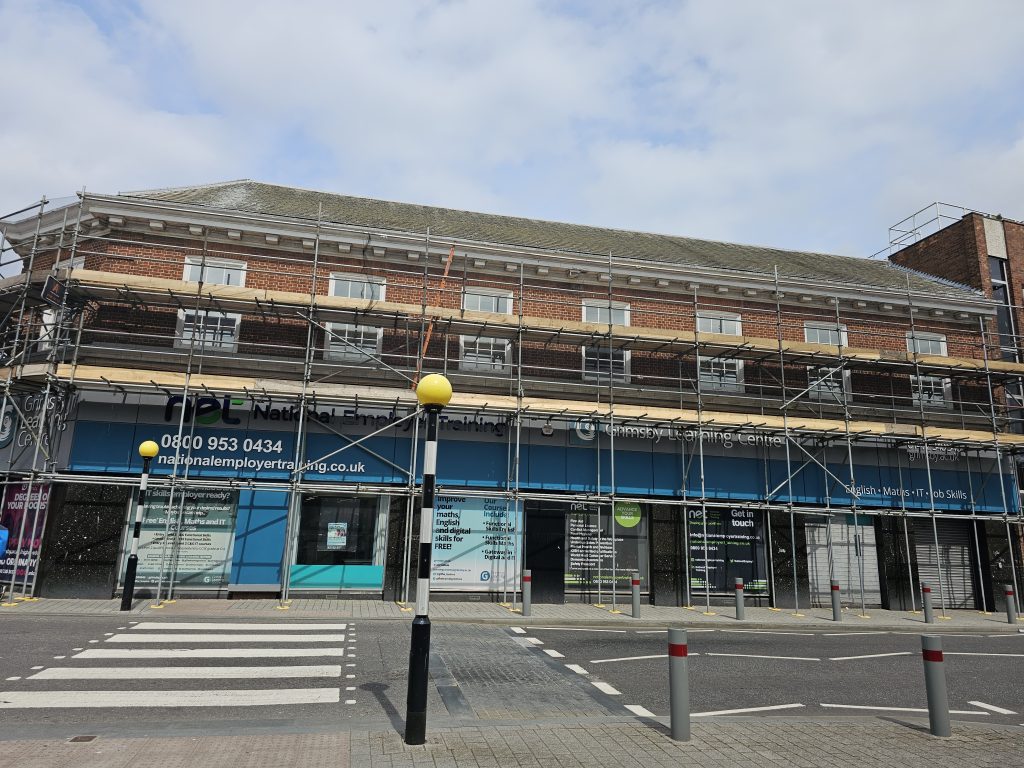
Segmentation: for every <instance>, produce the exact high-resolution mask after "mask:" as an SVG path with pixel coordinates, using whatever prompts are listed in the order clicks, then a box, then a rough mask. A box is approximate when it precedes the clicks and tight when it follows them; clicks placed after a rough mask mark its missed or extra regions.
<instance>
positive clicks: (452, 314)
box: [0, 181, 1024, 610]
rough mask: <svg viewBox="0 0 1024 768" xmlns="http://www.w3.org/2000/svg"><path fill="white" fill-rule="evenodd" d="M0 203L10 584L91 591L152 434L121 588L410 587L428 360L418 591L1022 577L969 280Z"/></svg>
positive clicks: (309, 200)
mask: <svg viewBox="0 0 1024 768" xmlns="http://www.w3.org/2000/svg"><path fill="white" fill-rule="evenodd" d="M2 226H3V232H4V235H5V237H6V239H7V241H8V242H9V243H10V247H9V248H8V249H7V250H6V251H5V254H4V256H5V259H4V260H5V261H6V262H8V263H11V262H13V263H14V265H15V266H17V267H19V268H20V274H18V275H16V276H14V277H9V278H6V279H5V280H4V281H3V282H2V283H0V292H2V293H0V296H2V299H3V312H4V314H5V316H6V318H7V320H6V321H5V323H4V326H3V352H4V355H5V358H4V365H5V366H6V367H4V368H3V369H2V370H0V380H2V381H3V382H4V388H3V393H2V396H3V413H4V418H5V421H4V429H3V431H2V433H0V446H2V449H0V450H2V453H0V467H2V468H3V469H5V470H6V482H5V493H6V501H5V506H4V510H5V519H6V521H7V525H8V528H11V529H12V533H11V539H12V542H13V544H12V546H11V547H10V548H9V556H8V559H7V562H6V566H5V567H6V571H5V572H4V571H0V579H3V581H4V585H5V588H6V590H7V591H9V592H13V593H14V594H18V595H21V594H25V595H27V594H38V595H43V596H47V595H81V596H85V595H95V596H106V597H109V596H111V595H112V594H114V593H115V592H117V590H118V584H119V574H120V572H121V569H122V568H123V565H122V560H123V554H124V540H125V534H126V532H127V530H128V525H127V521H128V517H129V513H130V510H131V509H132V500H133V496H134V492H135V491H134V489H135V487H136V486H137V483H138V474H139V471H140V469H141V459H140V458H139V457H138V454H137V451H136V447H137V445H138V444H139V443H140V442H141V441H143V440H146V439H152V440H156V441H157V442H158V443H159V444H160V446H161V453H160V455H159V456H158V457H157V458H156V459H155V461H154V466H153V486H154V490H153V492H152V494H151V503H150V504H149V505H148V510H147V518H146V521H145V524H144V526H143V549H142V559H141V562H140V576H139V578H140V582H139V583H140V584H141V585H143V586H144V587H146V588H147V589H149V590H151V591H153V592H154V593H156V594H157V595H159V596H160V597H166V596H168V595H170V594H171V591H172V590H173V592H174V593H175V594H181V593H189V594H204V595H210V596H223V597H233V596H252V595H263V596H268V597H279V598H281V599H285V598H286V597H287V596H288V594H296V593H302V594H322V595H330V596H345V595H354V594H362V595H366V594H371V595H379V596H381V597H382V598H384V599H392V600H407V599H410V597H411V594H410V593H411V591H412V590H414V587H415V578H410V562H411V553H414V552H415V551H416V544H417V541H416V538H417V531H418V530H419V524H418V519H417V518H418V514H419V512H418V505H417V504H416V493H417V484H418V481H419V477H418V467H419V466H420V457H419V455H418V450H419V437H420V436H419V420H418V418H417V416H416V413H415V397H414V394H413V391H412V386H413V383H414V382H415V380H416V379H417V377H419V376H420V375H422V374H423V373H425V372H434V371H440V372H444V373H445V374H446V375H447V376H448V377H449V378H450V379H451V381H452V383H453V386H454V389H455V393H456V394H455V397H454V399H453V401H452V404H451V405H450V406H449V407H448V408H446V410H445V412H444V420H443V424H442V430H441V448H440V455H439V460H438V483H439V486H440V489H439V499H438V501H439V504H438V510H437V516H436V520H435V541H434V573H433V575H432V581H433V585H434V587H433V588H434V589H436V590H437V591H438V592H439V593H446V592H450V593H453V594H460V595H463V596H466V595H469V596H472V597H477V598H479V599H490V600H499V601H503V602H512V601H514V600H515V599H516V596H517V590H518V589H519V574H520V572H521V570H522V569H523V568H529V569H531V570H532V572H533V585H534V599H535V600H536V601H552V602H557V601H562V600H586V601H591V602H598V603H602V604H612V605H614V604H616V603H617V602H618V601H621V600H622V599H624V597H625V595H627V594H628V591H629V588H628V583H629V579H630V577H631V575H632V573H633V572H634V571H638V572H639V573H640V576H641V580H642V589H643V592H644V593H645V595H646V596H647V597H648V599H650V600H652V601H653V602H656V603H658V604H665V605H693V604H696V605H702V604H703V605H710V604H711V603H712V602H713V601H714V600H715V599H716V598H720V597H722V596H724V595H727V594H729V593H731V590H732V586H733V580H734V578H736V577H742V578H743V579H744V580H745V582H746V589H747V593H748V595H753V596H754V597H755V598H756V599H758V600H759V601H761V602H762V603H765V604H771V605H774V606H778V607H786V606H795V607H804V606H807V605H808V604H819V603H823V604H828V601H829V582H830V580H833V579H835V580H837V581H839V583H840V584H841V586H842V589H843V595H844V599H845V600H846V601H847V602H848V603H850V604H852V605H855V606H857V607H858V608H860V609H863V608H864V607H866V606H871V605H884V606H887V607H892V608H913V607H915V606H916V605H917V589H916V585H917V583H918V582H919V581H920V580H924V581H928V582H931V583H932V584H933V585H934V586H933V589H934V590H935V591H936V592H937V593H939V595H940V598H941V603H942V606H943V607H944V608H948V607H965V606H977V607H979V608H984V609H988V610H993V609H994V608H998V607H999V606H1000V605H1001V600H1002V599H1003V598H1002V590H1001V589H997V588H994V585H998V584H1002V583H1004V582H1006V583H1009V582H1014V583H1016V581H1017V579H1018V577H1019V573H1020V569H1021V555H1022V553H1021V551H1020V548H1019V541H1020V530H1021V524H1022V518H1021V515H1020V505H1019V493H1018V483H1017V477H1016V473H1015V471H1014V467H1015V466H1016V465H1015V461H1016V456H1017V454H1018V452H1019V451H1020V450H1021V447H1022V446H1024V436H1022V435H1020V434H1019V432H1018V431H1017V430H1016V429H1015V428H1014V427H1015V424H1014V421H1015V418H1014V416H1015V413H1016V411H1015V410H1014V408H1013V407H1012V403H1011V404H1010V405H1009V406H1008V402H1009V401H1008V400H1007V396H1006V391H1007V388H1008V387H1012V386H1014V384H1013V382H1015V381H1016V380H1017V377H1019V376H1021V375H1024V367H1022V365H1021V364H1020V363H1019V362H1017V361H1016V360H1015V359H1007V358H1005V357H1004V356H1002V355H999V354H993V352H994V347H993V346H992V344H991V341H992V340H991V338H990V335H989V334H987V333H986V332H985V329H986V328H988V327H990V325H991V324H992V323H993V322H994V320H995V319H996V318H997V317H999V313H1000V308H999V306H998V303H997V302H993V301H992V300H991V299H989V298H988V297H987V296H986V295H985V294H984V293H983V292H981V291H979V290H977V289H975V288H971V287H969V286H967V285H965V284H963V283H964V278H963V276H961V275H953V277H954V278H959V282H953V281H952V280H951V279H943V278H940V277H936V276H930V275H927V274H924V273H923V272H922V271H921V269H920V268H917V269H907V268H904V267H901V266H899V265H896V264H893V263H889V262H886V261H877V260H867V259H855V258H847V257H841V256H831V255H825V254H815V253H801V252H791V251H781V250H776V249H770V248H759V247H752V246H744V245H735V244H729V243H715V242H707V241H701V240H694V239H688V238H683V237H671V236H663V235H654V234H646V233H638V232H625V231H618V230H609V229H601V228H595V227H584V226H577V225H571V224H561V223H553V222H546V221H535V220H526V219H516V218H510V217H505V216H493V215H485V214H479V213H470V212H463V211H455V210H447V209H441V208H430V207H424V206H416V205H405V204H397V203H388V202H382V201H377V200H367V199H361V198H352V197H345V196H341V195H333V194H325V193H318V192H309V191H304V190H299V189H292V188H287V187H279V186H274V185H268V184H260V183H255V182H251V181H236V182H228V183H223V184H212V185H204V186H197V187H189V188H180V189H167V190H152V191H146V192H138V193H127V194H118V195H97V194H92V193H89V194H84V195H80V196H79V197H78V198H77V199H75V200H73V201H71V202H67V201H64V202H62V203H57V204H51V203H48V202H46V201H42V202H41V203H40V204H39V205H37V206H34V207H32V208H30V209H26V210H25V211H22V212H19V213H18V214H16V215H14V216H11V217H8V218H7V219H4V220H3V223H2ZM997 346H998V345H997ZM286 544H287V545H286ZM40 548H41V551H38V550H40ZM19 553H20V555H21V560H20V562H19V564H18V565H17V566H15V560H16V559H17V557H18V555H19ZM37 561H38V565H37ZM5 573H6V575H4V574H5Z"/></svg>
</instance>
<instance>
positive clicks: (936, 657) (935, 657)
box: [921, 648, 942, 661]
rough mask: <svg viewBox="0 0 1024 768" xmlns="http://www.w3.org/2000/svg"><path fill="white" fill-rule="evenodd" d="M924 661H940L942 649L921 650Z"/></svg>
mask: <svg viewBox="0 0 1024 768" xmlns="http://www.w3.org/2000/svg"><path fill="white" fill-rule="evenodd" d="M921 655H922V656H924V660H925V661H942V651H930V650H928V649H927V648H926V649H925V650H923V651H921Z"/></svg>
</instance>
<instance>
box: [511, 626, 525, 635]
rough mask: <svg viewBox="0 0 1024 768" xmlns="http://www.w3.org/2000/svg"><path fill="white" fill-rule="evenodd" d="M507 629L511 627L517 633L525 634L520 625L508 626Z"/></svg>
mask: <svg viewBox="0 0 1024 768" xmlns="http://www.w3.org/2000/svg"><path fill="white" fill-rule="evenodd" d="M509 629H511V630H512V631H513V632H515V633H516V634H517V635H525V634H526V630H525V629H523V628H522V627H509Z"/></svg>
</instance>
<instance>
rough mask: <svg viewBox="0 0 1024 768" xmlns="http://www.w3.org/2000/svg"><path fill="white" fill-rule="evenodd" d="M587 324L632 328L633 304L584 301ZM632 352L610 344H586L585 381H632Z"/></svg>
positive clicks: (584, 351) (597, 300)
mask: <svg viewBox="0 0 1024 768" xmlns="http://www.w3.org/2000/svg"><path fill="white" fill-rule="evenodd" d="M583 322H585V323H598V324H601V325H606V324H607V323H609V322H610V323H612V324H613V325H629V304H625V303H623V302H620V301H608V300H606V299H595V300H586V301H584V302H583ZM629 358H630V355H629V350H626V349H622V348H619V347H614V346H612V345H610V344H609V343H608V342H607V341H605V342H603V343H602V342H600V341H598V342H595V343H594V344H584V345H583V378H584V379H607V377H608V376H611V377H612V379H613V380H614V381H622V382H627V381H629Z"/></svg>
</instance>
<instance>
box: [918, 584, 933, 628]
mask: <svg viewBox="0 0 1024 768" xmlns="http://www.w3.org/2000/svg"><path fill="white" fill-rule="evenodd" d="M921 605H923V606H924V623H925V624H934V623H935V611H933V610H932V588H931V587H929V586H928V583H927V582H924V581H922V582H921Z"/></svg>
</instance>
